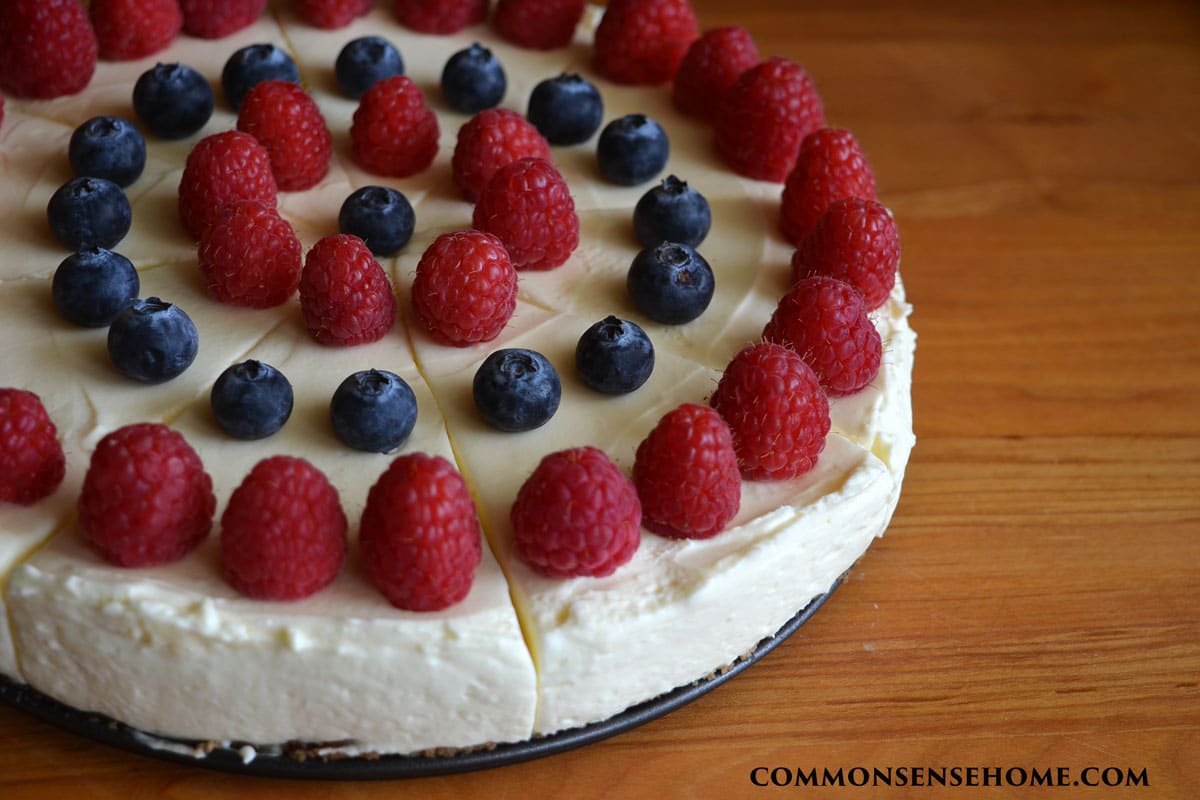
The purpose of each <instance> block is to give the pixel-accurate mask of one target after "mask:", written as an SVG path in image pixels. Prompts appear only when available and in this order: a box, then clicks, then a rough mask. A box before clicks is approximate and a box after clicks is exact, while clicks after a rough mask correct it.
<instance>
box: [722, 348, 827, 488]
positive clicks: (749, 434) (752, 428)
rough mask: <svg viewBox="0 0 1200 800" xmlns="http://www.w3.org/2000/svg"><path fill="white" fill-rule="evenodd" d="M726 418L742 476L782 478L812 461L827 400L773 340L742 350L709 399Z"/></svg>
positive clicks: (821, 438) (806, 369)
mask: <svg viewBox="0 0 1200 800" xmlns="http://www.w3.org/2000/svg"><path fill="white" fill-rule="evenodd" d="M709 405H711V406H712V407H713V408H715V409H716V410H717V412H718V413H720V415H721V416H722V417H724V418H725V421H726V422H727V423H729V430H730V432H732V434H733V449H734V450H735V451H736V452H737V457H738V466H739V467H740V468H741V471H742V477H743V478H746V479H747V480H783V479H786V478H794V477H796V476H797V475H803V474H804V473H805V472H808V471H809V470H810V469H812V468H813V467H814V466H815V465H816V463H817V457H818V456H819V455H820V454H821V451H822V450H823V449H825V436H826V435H827V434H828V433H829V428H830V424H831V423H830V420H829V399H828V398H827V397H826V396H825V392H824V390H822V389H821V384H820V382H819V381H818V380H817V376H816V374H815V373H814V372H813V370H812V367H810V366H809V365H808V364H806V363H805V362H804V359H802V358H800V356H798V355H797V354H796V353H795V351H793V350H790V349H788V348H786V347H784V346H783V345H779V344H774V343H773V342H759V343H758V344H753V345H750V346H749V347H747V348H746V349H744V350H742V351H741V352H740V353H738V354H737V355H736V356H734V357H733V360H732V361H730V362H729V365H728V366H727V367H725V374H724V375H722V376H721V380H720V382H719V383H718V384H717V390H716V391H715V392H714V393H713V396H712V398H711V399H710V400H709Z"/></svg>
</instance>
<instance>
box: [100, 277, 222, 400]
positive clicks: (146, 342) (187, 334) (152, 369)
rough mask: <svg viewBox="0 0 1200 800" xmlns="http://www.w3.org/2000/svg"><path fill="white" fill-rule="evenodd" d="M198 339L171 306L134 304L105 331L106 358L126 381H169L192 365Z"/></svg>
mask: <svg viewBox="0 0 1200 800" xmlns="http://www.w3.org/2000/svg"><path fill="white" fill-rule="evenodd" d="M199 349H200V335H199V333H197V331H196V326H195V324H193V323H192V320H191V318H190V317H189V316H188V315H187V314H185V313H184V311H183V309H182V308H180V307H179V306H177V305H174V304H172V303H167V302H164V301H162V300H159V299H158V298H157V297H147V298H146V299H144V300H134V301H133V302H132V303H130V304H129V305H128V306H126V307H125V309H124V310H123V311H121V313H120V314H117V316H116V317H115V318H114V319H113V321H112V325H110V326H109V328H108V357H109V359H110V360H111V361H112V363H113V366H115V367H116V368H117V370H118V371H119V372H120V373H121V374H122V375H124V376H126V377H127V378H132V379H133V380H135V381H140V382H142V383H162V382H163V381H169V380H171V379H172V378H174V377H176V376H177V375H181V374H182V373H183V371H184V370H186V369H187V368H188V367H190V366H191V365H192V362H193V361H195V360H196V353H197V351H199Z"/></svg>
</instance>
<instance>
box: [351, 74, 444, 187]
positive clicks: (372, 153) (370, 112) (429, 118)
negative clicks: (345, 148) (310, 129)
mask: <svg viewBox="0 0 1200 800" xmlns="http://www.w3.org/2000/svg"><path fill="white" fill-rule="evenodd" d="M350 140H351V145H352V148H353V154H354V161H355V163H356V164H358V165H359V166H360V167H362V168H363V169H365V170H366V171H367V172H371V173H374V174H376V175H385V176H389V177H393V178H407V177H408V176H410V175H416V174H417V173H418V172H421V171H422V170H424V169H425V168H426V167H428V166H429V165H430V164H431V163H432V162H433V159H434V156H436V155H437V151H438V121H437V115H436V114H434V113H433V111H432V110H430V108H429V106H428V105H426V103H425V95H423V94H422V93H421V90H420V89H419V88H418V87H417V85H416V84H415V83H413V82H412V80H410V79H409V78H408V77H407V76H404V75H395V76H393V77H391V78H384V79H383V80H380V81H376V82H375V84H374V85H373V86H372V87H371V88H370V89H368V90H367V93H366V94H364V95H363V96H362V99H360V100H359V102H358V108H357V109H356V110H355V112H354V121H353V122H352V123H351V125H350Z"/></svg>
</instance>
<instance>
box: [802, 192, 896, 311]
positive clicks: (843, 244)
mask: <svg viewBox="0 0 1200 800" xmlns="http://www.w3.org/2000/svg"><path fill="white" fill-rule="evenodd" d="M899 266H900V235H899V234H898V233H897V231H896V220H895V219H893V218H892V215H891V213H889V212H888V210H887V208H885V207H884V206H883V205H882V204H881V203H878V202H876V201H874V200H860V199H858V198H856V197H851V198H847V199H845V200H838V201H837V202H835V203H833V204H832V205H831V206H829V208H828V210H826V212H825V214H824V215H822V217H821V219H820V221H819V222H818V223H817V226H816V227H815V228H813V229H812V231H811V232H810V233H809V234H808V236H806V237H805V238H804V240H803V241H802V242H800V247H799V249H797V250H796V252H795V253H794V254H793V255H792V275H793V277H794V279H795V280H800V279H801V278H805V277H808V276H809V275H829V276H830V277H833V278H838V279H840V280H843V281H845V282H846V283H848V284H850V285H851V286H853V287H854V288H855V289H857V290H858V291H859V293H860V294H862V296H863V300H864V301H865V302H866V307H867V310H871V309H875V308H879V307H880V306H881V305H883V304H884V301H886V300H887V298H888V295H889V294H891V291H892V287H893V286H895V285H896V270H897V269H898V268H899Z"/></svg>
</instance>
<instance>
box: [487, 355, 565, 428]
mask: <svg viewBox="0 0 1200 800" xmlns="http://www.w3.org/2000/svg"><path fill="white" fill-rule="evenodd" d="M472 393H473V395H474V397H475V407H476V408H477V409H478V410H479V414H480V416H482V417H483V419H484V420H485V421H486V422H487V423H488V424H489V425H491V426H492V427H493V428H498V429H500V430H502V431H506V432H508V433H519V432H521V431H531V430H533V429H534V428H540V427H541V426H543V425H545V424H546V423H547V422H549V421H550V418H551V417H553V416H554V412H555V411H558V404H559V402H560V401H561V400H562V383H561V382H560V381H559V379H558V372H557V371H556V370H555V369H554V365H553V364H551V363H550V361H549V360H548V359H547V358H546V357H545V356H544V355H542V354H541V353H539V352H537V351H535V350H526V349H524V348H506V349H503V350H497V351H496V352H494V353H492V354H491V355H490V356H488V357H487V358H486V359H484V361H483V363H482V364H480V365H479V369H478V370H476V372H475V379H474V382H473V384H472Z"/></svg>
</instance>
